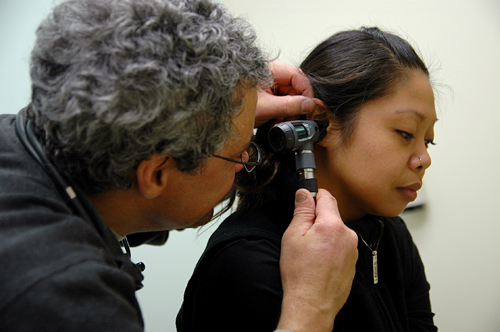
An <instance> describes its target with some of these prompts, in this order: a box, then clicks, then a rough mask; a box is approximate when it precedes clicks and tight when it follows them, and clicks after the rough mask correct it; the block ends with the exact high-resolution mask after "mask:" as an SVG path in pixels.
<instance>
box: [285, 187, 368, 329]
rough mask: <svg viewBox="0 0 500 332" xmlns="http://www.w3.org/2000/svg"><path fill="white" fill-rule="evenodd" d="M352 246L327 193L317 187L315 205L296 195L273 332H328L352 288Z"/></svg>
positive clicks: (355, 254) (301, 194) (304, 194)
mask: <svg viewBox="0 0 500 332" xmlns="http://www.w3.org/2000/svg"><path fill="white" fill-rule="evenodd" d="M357 243H358V238H357V236H356V233H355V232H354V231H352V230H351V229H349V228H347V227H346V226H345V224H344V223H343V222H342V219H341V218H340V214H339V211H338V207H337V202H336V200H335V198H333V197H332V196H331V195H330V193H328V192H327V191H326V190H324V189H320V190H319V191H318V194H317V197H316V205H315V203H314V199H313V197H312V196H311V194H310V193H309V192H308V191H307V190H305V189H300V190H299V191H297V194H296V201H295V214H294V218H293V220H292V222H291V224H290V226H289V227H288V229H287V230H286V232H285V234H284V235H283V241H282V244H281V260H280V269H281V279H282V283H283V304H282V312H281V319H280V323H279V325H278V329H285V330H290V331H294V332H298V331H332V328H333V322H334V319H335V316H336V315H337V313H338V312H339V310H340V309H341V308H342V306H343V305H344V303H345V301H346V300H347V297H348V295H349V292H350V290H351V286H352V280H353V279H354V274H355V268H356V267H355V265H356V260H357V257H358V251H357Z"/></svg>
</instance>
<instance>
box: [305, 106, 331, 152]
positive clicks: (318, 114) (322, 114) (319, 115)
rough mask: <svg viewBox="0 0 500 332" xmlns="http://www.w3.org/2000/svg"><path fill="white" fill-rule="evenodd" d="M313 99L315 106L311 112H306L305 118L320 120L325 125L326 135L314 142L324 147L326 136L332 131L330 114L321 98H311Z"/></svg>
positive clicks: (326, 140)
mask: <svg viewBox="0 0 500 332" xmlns="http://www.w3.org/2000/svg"><path fill="white" fill-rule="evenodd" d="M313 100H314V103H315V104H316V107H315V108H314V111H313V112H312V113H309V114H307V120H315V121H320V122H321V123H323V125H324V126H325V127H326V136H325V137H324V138H323V139H322V140H321V141H319V142H318V143H316V144H318V145H319V146H322V147H325V146H326V143H327V142H328V136H330V135H331V132H332V130H331V129H332V116H331V114H330V111H329V110H328V108H327V107H326V105H325V103H324V102H323V101H322V100H320V99H317V98H313Z"/></svg>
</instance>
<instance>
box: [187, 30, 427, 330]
mask: <svg viewBox="0 0 500 332" xmlns="http://www.w3.org/2000/svg"><path fill="white" fill-rule="evenodd" d="M301 69H302V70H303V72H304V74H305V75H306V76H307V77H308V78H309V80H310V81H311V83H312V86H313V88H314V93H315V95H316V97H317V98H319V99H320V100H322V101H323V102H324V107H323V109H322V110H321V111H318V112H316V113H315V114H314V115H312V116H309V118H308V119H312V120H317V121H320V122H321V123H322V124H323V125H324V127H325V128H326V129H325V130H326V135H325V136H324V138H323V139H322V140H321V141H319V142H318V143H316V144H315V146H314V154H315V158H316V166H317V168H316V174H315V175H316V178H317V181H318V185H319V187H320V188H324V189H326V190H328V191H329V192H330V193H332V195H333V196H334V197H335V198H336V199H337V201H338V207H339V211H340V215H341V216H342V219H343V221H344V222H345V224H346V225H347V226H348V227H349V228H351V229H353V230H354V231H356V232H357V234H358V238H359V241H358V253H359V256H358V262H357V265H356V275H355V278H354V282H353V286H352V290H351V293H350V295H349V297H348V299H347V302H346V303H345V305H344V307H343V308H342V309H341V310H340V312H339V313H338V314H337V316H336V318H335V321H334V328H333V331H366V332H368V331H370V332H378V331H380V332H382V331H436V330H437V328H436V327H435V325H434V322H433V316H434V314H433V313H432V311H431V304H430V299H429V288H430V286H429V283H428V282H427V279H426V276H425V272H424V265H423V263H422V260H421V258H420V255H419V253H418V250H417V247H416V246H415V244H414V242H413V240H412V237H411V235H410V233H409V231H408V229H407V227H406V225H405V223H404V221H403V220H402V219H401V218H400V217H398V215H399V214H400V213H401V212H402V211H403V210H404V209H405V207H406V206H407V204H408V203H410V202H412V201H414V200H415V199H416V198H417V192H418V190H419V189H420V188H421V187H422V183H423V182H422V180H423V177H424V174H425V171H426V170H427V168H429V166H430V165H431V158H430V156H429V152H428V147H429V145H432V144H433V141H434V123H435V122H436V111H435V106H434V93H433V88H432V86H431V84H430V81H429V71H428V69H427V67H426V65H425V64H424V62H423V61H422V60H421V59H420V57H419V56H418V55H417V53H416V52H415V50H414V49H413V48H412V46H411V45H410V44H409V43H408V42H407V41H405V40H403V39H402V38H400V37H398V36H396V35H394V34H391V33H388V32H384V31H381V30H380V29H378V28H361V29H359V30H353V31H343V32H340V33H337V34H334V35H333V36H331V37H330V38H328V39H327V40H325V41H324V42H322V43H321V44H319V45H318V46H317V47H316V48H315V49H314V50H313V51H312V52H311V53H310V54H309V55H308V56H307V58H306V59H305V60H304V61H303V63H302V64H301ZM270 127H271V124H268V125H267V126H264V127H261V128H260V129H259V131H258V132H257V134H256V137H255V143H256V144H257V145H258V146H259V147H260V150H261V157H262V159H263V160H262V163H261V165H260V166H257V167H256V169H255V170H254V171H253V172H251V173H246V172H245V174H243V172H240V173H239V177H238V179H237V189H238V190H237V195H238V197H239V204H238V209H237V211H236V212H235V213H234V214H233V215H232V216H230V217H229V218H228V219H226V220H225V221H224V222H223V223H222V224H221V225H220V227H219V228H218V229H217V231H215V232H214V234H213V235H212V237H211V239H210V241H209V243H208V245H207V248H206V251H205V253H204V254H203V256H202V258H201V259H200V261H199V263H198V265H197V267H196V269H195V271H194V274H193V276H192V278H191V280H190V282H189V284H188V287H187V289H186V292H185V298H184V304H183V307H182V309H181V311H180V313H179V315H178V318H177V326H178V330H179V331H182V332H186V331H273V330H274V329H275V328H276V325H277V323H278V320H279V317H280V304H281V300H282V287H281V276H280V267H279V258H280V241H281V237H282V235H283V232H284V231H285V229H286V228H287V226H288V224H289V223H290V221H291V220H292V214H293V208H294V197H295V192H296V190H297V187H298V176H297V172H296V170H295V162H294V155H293V153H274V154H273V152H272V151H271V148H270V147H269V145H268V142H267V133H268V131H269V129H270ZM311 273H313V271H311ZM332 277H335V276H332Z"/></svg>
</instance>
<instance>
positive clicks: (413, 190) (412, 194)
mask: <svg viewBox="0 0 500 332" xmlns="http://www.w3.org/2000/svg"><path fill="white" fill-rule="evenodd" d="M421 187H422V185H421V184H420V183H415V184H412V185H411V186H406V187H400V188H398V191H399V193H400V194H401V195H402V196H403V197H404V198H406V199H407V200H408V201H410V202H413V201H414V200H416V199H417V195H418V194H417V191H418V190H419V189H420V188H421Z"/></svg>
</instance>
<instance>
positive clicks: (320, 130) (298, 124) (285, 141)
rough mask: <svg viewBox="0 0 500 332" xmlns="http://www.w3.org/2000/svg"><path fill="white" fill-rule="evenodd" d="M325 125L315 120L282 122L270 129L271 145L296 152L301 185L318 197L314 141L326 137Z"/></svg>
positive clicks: (277, 148) (296, 165)
mask: <svg viewBox="0 0 500 332" xmlns="http://www.w3.org/2000/svg"><path fill="white" fill-rule="evenodd" d="M325 129H326V128H325V126H324V125H323V124H322V123H321V122H319V121H314V120H296V121H288V122H281V123H278V124H276V125H274V126H273V127H272V128H271V130H269V134H268V137H267V138H268V141H269V145H270V146H271V148H272V149H273V150H274V151H275V152H291V151H294V152H295V169H296V170H297V171H298V173H299V187H300V188H306V189H307V190H309V191H310V192H311V194H312V195H313V197H316V193H317V192H318V181H317V180H316V179H315V178H314V170H315V169H316V162H315V160H314V153H313V151H314V143H316V142H319V141H321V140H322V139H323V137H325V135H326V130H325Z"/></svg>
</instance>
